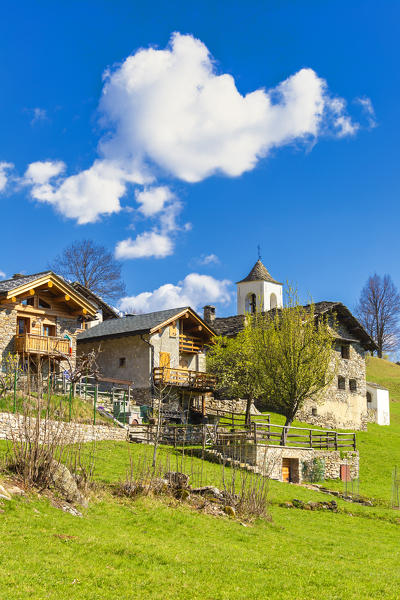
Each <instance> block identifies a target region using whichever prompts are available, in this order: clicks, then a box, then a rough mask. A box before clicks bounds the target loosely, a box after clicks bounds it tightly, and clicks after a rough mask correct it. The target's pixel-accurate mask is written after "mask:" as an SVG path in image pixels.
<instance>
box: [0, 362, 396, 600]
mask: <svg viewBox="0 0 400 600" xmlns="http://www.w3.org/2000/svg"><path fill="white" fill-rule="evenodd" d="M368 378H369V379H370V380H373V381H376V382H378V383H381V384H382V385H385V386H386V387H388V388H389V389H390V391H391V397H392V403H391V425H390V426H389V427H380V426H378V425H373V424H371V425H369V426H368V431H367V432H360V433H359V434H358V436H357V437H358V446H359V450H360V457H361V474H360V480H361V482H360V491H361V493H363V494H365V495H368V496H372V497H375V498H379V499H381V503H380V504H378V505H377V506H375V507H372V508H370V507H364V506H360V505H356V504H348V503H346V502H344V501H342V500H338V505H339V510H340V512H339V513H332V512H328V511H321V512H309V511H301V510H296V509H286V508H283V507H281V504H282V503H283V502H285V501H288V500H292V499H293V498H299V499H301V500H304V501H308V500H313V501H317V500H326V499H327V497H326V496H324V495H323V494H321V493H317V492H314V491H311V490H308V489H306V488H302V487H299V486H295V485H292V484H284V483H278V482H274V481H273V482H271V483H270V486H271V489H270V502H271V504H270V508H269V510H270V514H271V517H272V521H271V522H269V521H266V520H262V521H257V522H256V523H255V524H253V525H248V526H243V524H241V523H240V522H238V521H233V520H230V519H228V518H216V517H212V516H210V515H206V514H203V513H202V512H199V511H194V510H193V509H190V508H189V507H188V506H187V505H185V504H184V503H182V504H181V503H179V502H177V501H175V500H172V499H170V500H160V499H154V498H140V499H138V500H136V501H131V500H127V499H118V498H116V497H114V496H112V494H111V489H112V486H113V484H115V483H116V482H117V481H119V480H122V479H124V477H125V474H126V471H127V469H128V466H129V464H130V459H131V458H132V459H133V460H134V461H136V462H138V461H139V462H140V461H141V460H142V458H143V457H144V456H145V455H149V454H150V453H151V452H152V448H151V447H149V446H142V445H129V444H126V443H123V442H100V443H98V444H97V459H96V470H95V479H96V481H97V484H98V489H97V491H96V492H95V495H94V497H93V498H92V501H91V503H90V506H89V508H88V510H87V511H86V512H85V514H84V517H83V518H78V517H74V516H71V515H69V514H65V513H63V512H61V511H60V510H58V509H56V508H54V507H53V506H51V504H50V502H49V501H48V500H47V499H46V498H43V497H41V498H38V497H37V496H34V495H32V496H31V497H28V498H19V499H14V500H13V501H12V502H7V503H6V502H4V503H3V504H2V505H1V506H0V509H1V512H0V540H1V543H0V564H1V567H2V568H1V569H0V598H1V600H11V599H13V600H15V599H16V600H19V599H21V600H22V599H24V600H25V598H31V599H32V600H39V599H40V600H42V599H43V598H46V599H49V600H58V599H59V598H62V597H65V598H69V599H71V600H78V599H79V600H100V599H101V600H103V599H104V598H115V597H119V598H121V600H125V598H126V599H128V598H129V600H134V599H154V600H158V599H160V600H161V599H163V600H168V599H171V600H172V599H174V600H186V599H187V598H191V599H193V600H200V599H202V600H242V599H243V598H245V599H246V600H251V599H254V600H256V599H257V600H258V599H259V598H266V597H268V598H270V599H271V600H289V599H290V600H292V599H293V600H320V599H321V598H324V600H359V599H360V598H362V599H363V600H372V599H374V600H375V599H382V600H383V599H388V600H397V599H398V598H399V589H400V571H399V569H398V548H399V544H400V513H399V512H398V511H394V510H391V509H390V508H389V506H390V498H391V474H392V468H393V466H394V465H395V464H398V465H400V402H397V400H400V394H398V395H397V396H396V394H397V392H396V390H397V385H400V367H398V366H396V365H392V364H390V363H388V362H386V361H379V360H378V359H370V360H369V361H368ZM398 389H399V390H400V387H399V388H398ZM279 419H281V418H280V417H278V416H274V419H273V420H274V421H275V422H280V421H279ZM6 449H7V445H6V443H5V442H0V458H1V455H4V453H5V452H6ZM167 453H168V455H169V457H170V466H171V468H179V469H183V470H186V471H189V472H193V473H194V474H195V475H196V476H197V475H199V474H200V473H201V475H202V481H203V483H204V484H205V483H209V484H213V485H217V486H219V487H221V486H222V484H221V477H222V473H221V467H220V466H219V465H215V464H212V463H207V462H202V461H200V459H196V458H193V459H191V458H190V457H189V456H188V457H186V459H182V456H181V455H179V454H175V453H174V451H173V450H172V449H166V448H163V449H161V451H160V455H161V456H163V457H164V458H165V456H166V455H167ZM0 480H1V476H0ZM332 485H335V484H332ZM336 485H337V487H339V488H340V487H342V486H343V484H342V483H340V482H337V483H336ZM3 511H4V512H3Z"/></svg>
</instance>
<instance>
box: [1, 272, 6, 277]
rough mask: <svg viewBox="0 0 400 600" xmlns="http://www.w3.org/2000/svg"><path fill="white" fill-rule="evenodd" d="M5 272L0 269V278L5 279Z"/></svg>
mask: <svg viewBox="0 0 400 600" xmlns="http://www.w3.org/2000/svg"><path fill="white" fill-rule="evenodd" d="M5 276H6V274H5V273H4V271H0V279H5Z"/></svg>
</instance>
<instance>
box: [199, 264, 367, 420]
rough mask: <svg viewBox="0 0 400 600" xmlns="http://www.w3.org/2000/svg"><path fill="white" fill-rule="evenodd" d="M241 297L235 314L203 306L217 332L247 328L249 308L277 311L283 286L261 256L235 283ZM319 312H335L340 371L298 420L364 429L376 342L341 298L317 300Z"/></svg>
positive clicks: (330, 313)
mask: <svg viewBox="0 0 400 600" xmlns="http://www.w3.org/2000/svg"><path fill="white" fill-rule="evenodd" d="M237 296H238V314H237V315H233V316H231V317H222V318H218V317H217V316H216V314H215V307H213V306H205V307H204V319H205V320H206V321H207V322H208V323H209V324H210V326H211V327H212V328H213V329H214V330H215V331H216V333H217V334H218V335H224V336H227V337H232V336H235V335H237V334H238V332H239V331H241V330H242V329H243V328H244V327H245V321H246V314H247V313H249V312H250V313H251V312H255V311H256V310H261V311H262V312H265V313H267V312H268V311H269V310H271V309H272V310H276V309H278V310H279V308H281V307H282V284H279V283H278V282H277V281H275V280H274V279H273V278H272V277H271V275H270V273H269V272H268V271H267V269H266V268H265V266H264V265H263V264H262V262H261V261H260V260H258V261H257V262H256V264H255V265H254V267H253V269H252V270H251V271H250V273H249V275H248V276H247V277H245V278H244V279H242V280H241V281H239V282H238V283H237ZM315 313H316V316H317V317H318V316H324V315H327V316H328V317H329V315H332V317H333V315H335V320H336V327H335V338H336V339H335V353H336V357H337V361H338V372H337V376H336V377H335V380H334V381H333V382H332V383H331V384H330V385H329V386H328V387H327V388H326V390H325V391H324V394H323V397H322V399H321V401H319V402H318V403H316V402H311V401H309V402H307V403H306V404H305V405H304V407H303V409H302V410H301V411H300V412H299V413H298V415H297V418H298V419H299V420H302V421H305V422H307V423H311V424H315V425H320V426H322V427H332V428H343V429H362V428H364V427H365V423H366V421H367V419H368V406H367V389H366V366H365V356H366V354H367V352H368V351H371V350H372V351H373V350H375V349H376V347H375V343H374V341H373V340H372V339H371V337H370V336H369V335H368V333H367V332H366V331H365V329H364V328H363V327H362V325H361V324H360V323H359V321H358V320H357V319H356V318H355V317H354V315H352V313H351V312H350V310H349V309H348V308H347V307H346V306H344V305H343V304H342V303H341V302H316V303H315ZM332 320H333V319H332Z"/></svg>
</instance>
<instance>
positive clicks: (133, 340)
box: [78, 307, 215, 421]
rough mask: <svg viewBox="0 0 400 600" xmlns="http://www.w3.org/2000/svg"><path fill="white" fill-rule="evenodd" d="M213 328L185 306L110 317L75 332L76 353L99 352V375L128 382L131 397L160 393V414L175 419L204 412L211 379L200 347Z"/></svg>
mask: <svg viewBox="0 0 400 600" xmlns="http://www.w3.org/2000/svg"><path fill="white" fill-rule="evenodd" d="M214 336H215V334H214V331H213V329H212V328H211V327H210V325H209V324H207V323H206V322H205V321H204V320H203V319H201V318H200V317H199V316H198V315H197V314H196V313H195V311H194V310H192V309H191V308H190V307H183V308H173V309H170V310H162V311H157V312H152V313H147V314H140V315H127V316H125V317H122V318H119V319H110V320H107V321H104V322H103V323H100V324H98V325H96V326H94V327H90V328H88V329H86V330H85V331H83V332H81V333H80V334H79V336H78V353H79V352H88V351H91V350H96V351H99V354H98V359H97V362H98V366H99V370H100V372H101V374H102V377H104V378H107V379H109V380H110V381H111V380H115V381H129V382H131V383H133V388H132V396H131V398H132V400H133V401H134V402H136V404H142V405H150V406H152V405H153V402H154V398H155V397H156V396H157V394H160V393H162V394H163V405H164V406H163V412H164V415H167V414H168V415H169V416H170V417H171V418H173V419H176V420H178V421H182V420H185V421H186V420H187V418H188V416H189V413H191V417H192V418H193V417H194V416H196V414H197V415H204V409H205V398H206V395H207V394H209V393H210V391H211V390H212V389H213V384H214V378H213V377H212V376H211V375H208V374H207V373H206V358H205V350H206V347H207V345H209V344H210V343H211V341H212V339H213V337H214Z"/></svg>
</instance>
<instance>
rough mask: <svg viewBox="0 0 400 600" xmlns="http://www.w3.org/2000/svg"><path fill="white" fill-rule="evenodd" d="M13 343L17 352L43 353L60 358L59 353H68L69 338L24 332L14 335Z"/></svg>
mask: <svg viewBox="0 0 400 600" xmlns="http://www.w3.org/2000/svg"><path fill="white" fill-rule="evenodd" d="M15 345H16V350H17V352H21V353H26V354H44V355H46V356H49V355H51V356H54V357H57V356H59V357H60V358H61V356H60V354H69V340H67V339H65V338H60V337H52V336H46V335H35V334H33V333H25V334H23V335H16V336H15Z"/></svg>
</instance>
